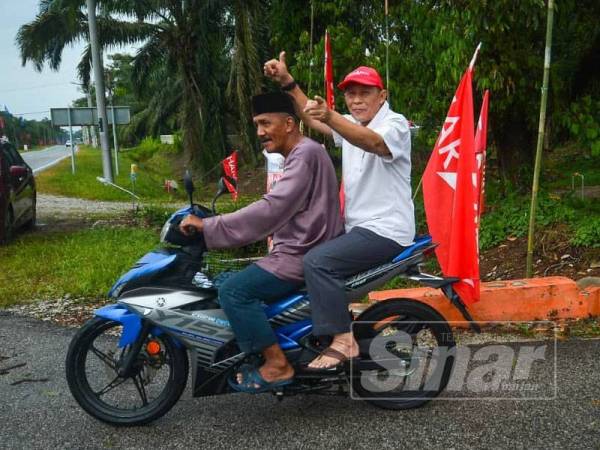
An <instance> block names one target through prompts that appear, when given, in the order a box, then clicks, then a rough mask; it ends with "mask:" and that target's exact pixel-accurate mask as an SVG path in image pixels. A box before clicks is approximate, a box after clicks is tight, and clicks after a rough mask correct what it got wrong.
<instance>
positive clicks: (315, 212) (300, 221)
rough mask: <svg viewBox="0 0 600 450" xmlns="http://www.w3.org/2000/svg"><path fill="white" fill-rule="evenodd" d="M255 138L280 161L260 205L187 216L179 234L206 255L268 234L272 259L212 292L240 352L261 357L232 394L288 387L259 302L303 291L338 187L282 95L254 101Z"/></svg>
mask: <svg viewBox="0 0 600 450" xmlns="http://www.w3.org/2000/svg"><path fill="white" fill-rule="evenodd" d="M252 108H253V121H254V124H255V126H256V129H257V135H258V138H259V140H260V142H261V144H262V145H263V146H264V148H265V150H266V151H267V152H269V153H274V152H277V153H281V154H282V155H283V156H284V157H285V166H284V175H283V177H282V178H281V179H280V180H279V181H278V182H277V184H276V185H275V187H274V188H273V189H272V190H271V191H270V192H269V193H268V194H266V195H264V196H263V198H262V199H260V200H258V201H257V202H254V203H252V204H251V205H249V206H247V207H245V208H242V209H240V210H238V211H236V212H234V213H231V214H224V215H220V216H215V217H209V218H205V219H200V218H199V217H197V216H195V215H189V216H187V217H186V218H184V219H183V221H182V222H181V225H180V228H181V231H182V232H183V233H184V234H186V235H189V234H191V233H194V232H202V233H203V236H204V239H205V242H206V246H207V247H208V248H209V249H215V248H231V247H240V246H243V245H247V244H249V243H252V242H255V241H258V240H261V239H264V238H266V237H267V236H268V235H271V234H272V235H273V249H272V251H271V253H270V254H269V255H267V256H265V257H264V258H262V259H261V260H259V261H257V262H256V263H255V264H253V265H251V266H249V267H247V268H246V269H244V270H242V271H240V272H238V273H236V274H234V275H233V276H231V277H230V278H229V279H227V281H225V282H224V283H223V285H222V286H221V287H220V288H219V303H220V304H221V307H222V308H223V310H224V311H225V313H226V315H227V317H228V319H229V321H230V323H231V327H232V328H233V330H234V332H235V335H236V337H237V342H238V345H239V347H240V350H241V351H243V352H244V353H246V354H250V353H259V352H260V353H262V355H263V357H264V360H265V363H264V364H263V365H262V366H261V367H259V368H256V367H245V368H243V370H241V371H240V373H238V376H237V379H236V380H231V385H232V387H233V388H234V389H236V390H239V391H243V392H251V393H258V392H264V391H267V390H272V389H274V388H277V387H281V386H284V385H287V384H290V383H291V382H292V379H293V377H294V369H293V368H292V366H291V365H290V364H289V362H288V361H287V359H286V357H285V355H284V353H283V352H282V350H281V348H280V346H279V344H278V343H277V339H276V337H275V334H274V333H273V330H272V327H271V325H270V324H269V322H268V320H267V317H266V315H265V312H264V309H263V307H262V303H263V302H264V303H270V302H273V301H276V300H279V299H281V298H282V297H283V296H285V295H288V294H291V293H293V292H294V291H296V290H297V289H298V288H299V287H300V286H302V285H303V282H304V280H303V267H302V258H303V256H304V255H305V254H306V252H308V251H309V250H310V249H311V248H313V247H314V246H316V245H318V244H320V243H323V242H325V241H327V240H329V239H332V238H334V237H336V236H339V235H340V234H341V233H342V231H343V223H342V218H341V216H340V214H339V199H338V195H337V192H338V187H337V180H336V176H335V170H334V168H333V164H332V162H331V160H330V158H329V156H328V155H327V153H326V151H325V150H324V149H323V147H322V146H321V145H320V144H318V143H317V142H315V141H313V140H312V139H309V138H307V137H304V136H303V135H302V134H301V133H300V129H299V119H298V117H297V115H296V112H295V110H294V103H293V101H292V99H291V98H290V97H289V96H288V95H287V94H285V93H268V94H262V95H258V96H255V97H253V99H252Z"/></svg>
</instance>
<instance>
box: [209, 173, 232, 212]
mask: <svg viewBox="0 0 600 450" xmlns="http://www.w3.org/2000/svg"><path fill="white" fill-rule="evenodd" d="M227 181H229V179H228V180H227ZM227 192H229V189H227V185H226V184H225V177H221V178H219V181H218V183H217V193H216V194H215V196H214V198H213V201H212V212H213V214H216V211H215V202H216V201H217V199H218V198H219V197H220V196H221V195H223V194H226V193H227Z"/></svg>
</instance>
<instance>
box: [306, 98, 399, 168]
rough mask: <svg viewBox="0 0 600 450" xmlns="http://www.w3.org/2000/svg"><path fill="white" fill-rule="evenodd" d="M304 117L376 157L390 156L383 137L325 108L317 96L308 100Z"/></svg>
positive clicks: (324, 104) (325, 104)
mask: <svg viewBox="0 0 600 450" xmlns="http://www.w3.org/2000/svg"><path fill="white" fill-rule="evenodd" d="M304 112H305V114H306V115H308V116H310V117H311V118H312V119H314V120H315V121H317V122H321V123H324V124H327V125H328V126H329V127H330V128H331V129H333V130H335V131H336V132H337V133H338V134H339V135H341V136H342V137H343V138H344V139H346V140H347V141H348V142H350V143H351V144H352V145H355V146H356V147H358V148H360V149H362V150H364V151H366V152H369V153H374V154H376V155H378V156H383V157H388V156H392V154H391V152H390V150H389V149H388V147H387V145H386V143H385V141H384V140H383V137H382V136H381V135H380V134H379V133H376V132H375V131H373V130H371V129H370V128H367V127H366V126H362V125H358V124H356V123H352V122H350V121H349V120H348V119H346V118H345V117H344V116H342V115H341V114H340V113H338V112H336V111H332V110H331V109H329V108H328V107H327V103H326V102H325V100H324V99H323V98H321V97H319V96H318V95H317V96H315V99H314V100H309V101H308V102H307V104H306V106H305V108H304Z"/></svg>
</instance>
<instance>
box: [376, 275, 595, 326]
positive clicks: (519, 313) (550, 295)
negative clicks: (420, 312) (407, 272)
mask: <svg viewBox="0 0 600 450" xmlns="http://www.w3.org/2000/svg"><path fill="white" fill-rule="evenodd" d="M391 298H410V299H415V300H418V301H420V302H423V303H426V304H427V305H429V306H431V307H432V308H434V309H435V310H437V311H438V312H439V313H440V314H441V315H442V316H444V318H445V319H446V320H448V321H463V320H464V318H463V317H462V315H461V314H460V312H459V311H458V310H457V309H456V308H455V307H454V306H452V304H451V303H450V301H449V300H448V299H447V298H446V297H445V296H444V294H443V293H442V291H440V290H439V289H432V288H416V289H392V290H388V291H375V292H371V293H370V294H369V300H370V301H381V300H386V299H391ZM468 310H469V312H470V313H471V315H472V316H473V319H475V320H476V321H478V322H486V321H533V320H554V319H576V318H587V317H594V316H600V287H598V286H595V287H592V286H590V287H587V288H585V289H580V288H579V287H578V286H577V284H576V283H575V282H574V281H573V280H571V279H570V278H566V277H545V278H528V279H521V280H506V281H491V282H487V283H481V300H480V301H479V302H477V303H474V304H472V305H470V306H469V307H468Z"/></svg>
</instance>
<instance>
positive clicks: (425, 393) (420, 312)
mask: <svg viewBox="0 0 600 450" xmlns="http://www.w3.org/2000/svg"><path fill="white" fill-rule="evenodd" d="M353 331H354V337H355V339H356V340H357V341H358V342H359V346H360V351H361V355H360V356H361V360H363V361H374V360H376V359H377V358H376V357H374V355H373V353H374V352H375V353H379V354H380V355H383V356H382V357H383V358H387V363H384V364H382V365H380V366H379V368H377V369H373V370H360V366H358V367H357V369H355V370H353V373H351V374H350V383H351V386H352V389H353V391H354V393H355V394H356V395H357V396H358V397H359V398H360V399H362V400H366V401H368V402H369V403H371V404H373V405H375V406H378V407H380V408H384V409H412V408H418V407H419V406H422V405H424V404H425V403H427V402H429V401H430V400H431V399H432V398H434V397H436V396H437V395H439V393H440V392H441V391H442V390H444V388H445V387H446V385H447V384H448V381H449V379H450V375H451V372H452V367H453V365H454V357H453V355H452V351H453V349H454V347H455V343H454V337H453V335H452V329H451V328H450V326H449V325H448V323H447V322H446V321H445V320H444V318H443V317H442V316H441V315H440V314H439V313H438V312H437V311H435V310H434V309H432V308H430V307H429V306H427V305H425V304H423V303H420V302H417V301H414V300H409V299H391V300H386V301H382V302H380V303H378V304H376V305H375V306H373V307H371V308H369V309H367V310H366V311H365V312H364V313H363V314H361V315H360V316H359V317H358V318H357V319H356V321H355V323H354V325H353ZM428 347H429V348H428ZM435 347H438V351H439V350H442V352H441V353H439V355H447V354H450V356H449V357H444V356H440V357H439V358H437V359H436V352H435V351H434V349H435ZM373 349H375V350H373ZM377 349H378V350H377ZM446 352H447V353H446ZM399 361H400V363H401V365H400V366H399V365H398V362H399ZM432 361H433V362H432ZM390 363H391V364H390ZM359 364H360V363H359ZM388 364H390V365H389V367H387V368H386V367H383V366H387V365H388ZM376 367H377V366H376Z"/></svg>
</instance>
